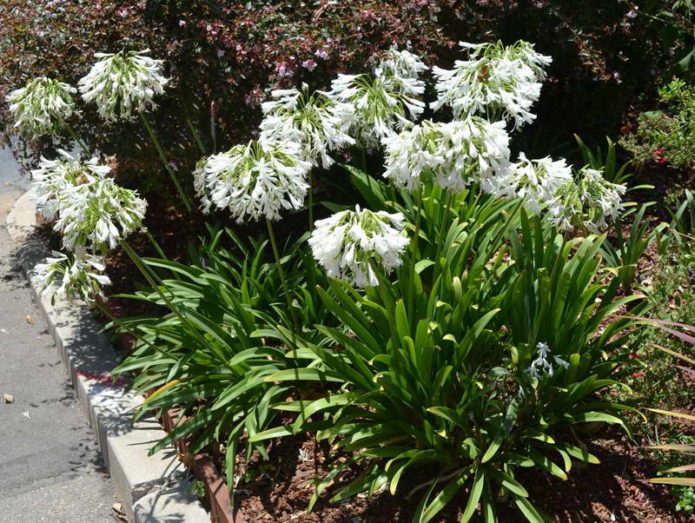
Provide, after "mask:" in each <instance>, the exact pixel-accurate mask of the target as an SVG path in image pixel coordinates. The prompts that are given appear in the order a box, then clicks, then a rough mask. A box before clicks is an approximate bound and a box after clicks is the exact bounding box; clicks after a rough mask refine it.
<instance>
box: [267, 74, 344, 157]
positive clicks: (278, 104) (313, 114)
mask: <svg viewBox="0 0 695 523" xmlns="http://www.w3.org/2000/svg"><path fill="white" fill-rule="evenodd" d="M272 97H273V99H272V100H271V101H268V102H265V103H263V105H262V108H263V114H264V115H265V118H264V119H263V121H262V122H261V136H260V141H263V142H265V143H268V144H282V143H286V142H293V143H296V144H298V145H299V148H300V151H299V156H300V158H301V159H302V160H304V161H307V162H310V163H311V164H312V165H314V166H318V165H321V166H322V167H323V168H324V169H327V168H328V167H330V166H331V165H332V164H333V158H331V157H330V155H329V154H328V153H329V151H339V150H340V149H343V148H345V147H347V146H350V145H354V143H355V140H353V139H352V138H351V137H350V136H349V135H348V134H347V132H348V130H349V127H350V123H351V121H352V113H353V112H354V109H353V107H352V105H350V104H346V103H342V102H336V101H334V100H331V99H330V98H328V97H327V96H326V95H325V94H323V93H319V92H315V93H312V94H309V92H308V90H307V86H306V85H304V86H302V90H301V91H300V90H298V89H285V90H276V91H273V92H272Z"/></svg>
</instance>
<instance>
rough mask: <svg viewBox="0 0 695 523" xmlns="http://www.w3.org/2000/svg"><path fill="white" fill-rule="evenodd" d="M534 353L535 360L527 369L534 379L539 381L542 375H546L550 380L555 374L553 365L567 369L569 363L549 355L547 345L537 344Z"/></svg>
mask: <svg viewBox="0 0 695 523" xmlns="http://www.w3.org/2000/svg"><path fill="white" fill-rule="evenodd" d="M536 351H537V356H536V359H534V360H533V361H532V362H531V365H530V366H529V368H528V373H529V374H530V375H531V376H533V377H534V378H536V379H541V377H542V376H543V374H547V375H548V376H549V377H551V378H552V377H553V375H554V374H555V367H554V365H559V366H561V367H563V368H565V369H566V368H567V367H569V363H567V362H566V361H565V360H563V359H562V358H560V357H558V356H551V355H550V347H549V346H548V344H547V343H543V342H538V344H537V345H536ZM553 364H554V365H553Z"/></svg>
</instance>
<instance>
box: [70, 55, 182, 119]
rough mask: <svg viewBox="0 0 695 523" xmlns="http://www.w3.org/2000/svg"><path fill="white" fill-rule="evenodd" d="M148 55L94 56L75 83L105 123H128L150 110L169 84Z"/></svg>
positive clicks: (156, 61)
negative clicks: (83, 74) (95, 107)
mask: <svg viewBox="0 0 695 523" xmlns="http://www.w3.org/2000/svg"><path fill="white" fill-rule="evenodd" d="M147 52H148V51H140V52H136V51H121V52H118V53H96V54H95V55H94V56H95V57H96V58H98V59H99V61H98V62H97V63H96V64H94V65H93V66H92V68H91V69H90V71H89V73H87V75H86V76H85V77H83V78H81V79H80V81H79V84H78V85H79V89H80V92H81V93H82V98H84V100H85V101H86V102H94V103H95V104H96V106H97V111H99V115H100V116H101V117H102V118H103V119H104V120H105V121H106V122H114V121H117V120H132V119H134V118H135V117H137V116H138V113H141V112H144V111H147V110H151V109H154V108H155V107H156V106H157V104H156V103H155V101H154V97H155V96H156V95H159V94H162V93H163V92H164V87H165V86H166V84H167V83H168V82H169V80H168V78H165V77H164V75H163V74H162V65H163V62H162V61H161V60H155V59H153V58H150V57H149V56H147Z"/></svg>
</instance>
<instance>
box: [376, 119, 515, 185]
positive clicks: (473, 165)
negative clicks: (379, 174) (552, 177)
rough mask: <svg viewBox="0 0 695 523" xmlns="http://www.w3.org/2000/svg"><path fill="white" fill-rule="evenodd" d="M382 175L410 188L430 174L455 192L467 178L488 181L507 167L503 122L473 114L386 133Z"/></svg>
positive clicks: (470, 180)
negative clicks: (490, 120) (390, 134)
mask: <svg viewBox="0 0 695 523" xmlns="http://www.w3.org/2000/svg"><path fill="white" fill-rule="evenodd" d="M384 144H385V146H386V169H385V171H384V177H386V178H387V179H389V180H391V181H392V182H393V183H394V184H395V185H396V186H398V187H401V188H404V189H408V190H413V189H415V188H417V187H418V186H419V185H421V184H422V182H423V181H425V180H424V179H423V177H429V176H431V177H432V178H433V179H434V181H435V182H436V183H437V184H439V185H440V186H441V187H443V188H445V189H449V190H451V191H453V192H461V191H463V190H464V189H466V187H468V186H469V185H470V184H471V183H476V182H477V183H480V184H481V185H482V186H483V187H487V186H492V185H493V184H494V180H496V179H498V178H503V177H505V176H506V173H507V170H508V168H509V135H508V134H507V132H506V130H505V125H504V122H502V121H500V122H495V123H491V122H488V121H487V120H484V119H482V118H479V117H471V118H467V119H465V120H454V121H452V122H449V123H439V122H432V121H430V120H425V121H423V122H422V123H420V124H418V125H415V126H414V127H413V128H412V129H410V130H406V131H403V132H401V133H400V134H397V135H394V136H392V137H389V138H386V139H385V140H384Z"/></svg>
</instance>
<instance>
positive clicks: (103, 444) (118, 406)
mask: <svg viewBox="0 0 695 523" xmlns="http://www.w3.org/2000/svg"><path fill="white" fill-rule="evenodd" d="M6 224H7V229H8V232H10V236H11V238H12V240H13V241H14V242H16V243H18V244H19V243H20V242H23V244H22V245H21V246H19V245H18V246H19V247H20V248H19V256H18V258H19V259H18V261H19V263H20V265H21V268H22V270H23V271H24V273H25V274H26V277H27V280H28V282H29V285H30V286H31V288H32V290H33V292H34V294H35V295H36V298H37V301H38V303H39V306H40V308H41V310H42V312H43V314H44V316H45V318H46V322H47V324H48V329H49V332H50V334H51V335H52V337H53V339H54V340H55V344H56V346H57V347H58V351H59V353H60V357H61V359H62V361H63V364H64V365H65V368H66V370H67V373H68V375H69V376H70V380H71V382H72V385H73V387H74V388H75V391H76V393H77V397H78V400H79V403H80V405H81V407H82V409H83V411H84V412H85V414H86V415H87V417H88V419H89V422H90V425H91V426H92V428H93V430H94V432H95V433H96V436H97V440H98V443H99V448H100V450H101V453H102V456H103V458H104V462H105V465H106V468H107V470H108V471H109V474H110V475H111V480H112V482H113V486H114V488H115V490H116V494H117V496H118V497H119V498H120V500H121V501H122V507H123V509H124V512H125V513H126V515H127V517H128V520H129V521H132V522H135V523H145V522H147V523H154V522H164V521H186V522H187V523H203V522H206V523H207V522H209V521H210V515H209V514H208V513H207V511H206V510H205V509H204V508H203V506H202V505H201V503H200V501H199V500H198V499H197V497H196V496H195V495H194V494H193V493H192V492H191V491H190V489H189V480H188V479H187V476H188V475H187V474H186V470H185V468H184V466H183V464H182V463H181V462H180V461H179V459H178V456H177V452H176V449H175V448H173V447H170V448H167V449H164V450H162V451H160V452H157V453H155V454H153V455H149V454H148V451H149V449H150V448H151V447H152V446H153V444H154V443H155V442H157V441H158V440H160V439H162V438H163V437H165V436H166V432H165V431H164V429H163V428H162V426H161V425H160V424H159V422H158V421H157V420H156V419H154V418H152V417H150V418H145V419H141V420H139V421H137V422H135V423H133V422H132V416H133V412H134V411H135V409H137V407H139V406H140V405H141V404H142V402H143V398H142V396H139V395H135V394H132V393H130V392H127V391H126V389H125V387H124V386H123V383H114V381H113V379H112V376H111V370H112V369H113V368H114V367H115V365H116V364H117V363H118V357H117V354H116V352H115V351H114V349H113V347H112V346H111V344H110V343H109V342H108V340H106V338H105V337H104V335H103V334H102V333H101V332H100V326H99V324H98V323H97V322H96V321H95V319H94V318H93V317H92V315H91V313H90V311H89V310H88V308H87V307H86V305H84V304H77V303H68V302H67V301H65V300H62V299H55V300H53V301H52V300H50V299H47V298H45V297H42V296H41V295H40V293H39V291H38V282H37V280H36V277H35V275H34V274H33V270H34V267H35V266H36V264H37V263H38V262H40V261H42V260H43V259H44V258H45V256H46V255H47V254H48V250H47V249H46V246H45V245H44V244H43V243H42V242H41V241H40V240H38V239H35V238H31V237H30V236H29V235H28V232H29V231H30V230H31V229H32V228H33V227H34V225H35V224H36V214H35V210H34V208H33V206H32V205H31V195H30V193H29V192H27V193H25V194H24V195H23V196H22V197H20V198H19V199H18V200H17V201H16V202H15V203H14V206H13V209H12V211H11V212H10V214H9V215H8V217H7V219H6Z"/></svg>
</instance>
